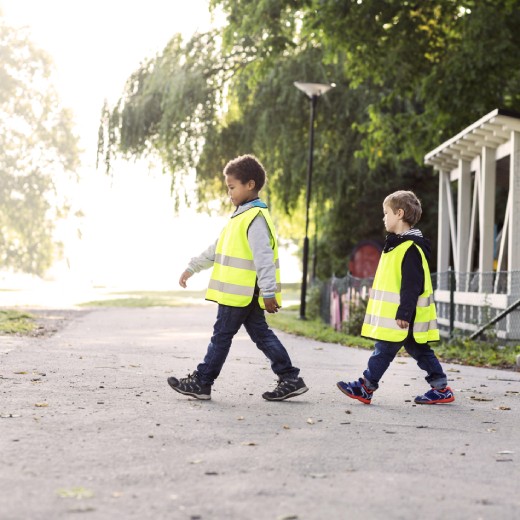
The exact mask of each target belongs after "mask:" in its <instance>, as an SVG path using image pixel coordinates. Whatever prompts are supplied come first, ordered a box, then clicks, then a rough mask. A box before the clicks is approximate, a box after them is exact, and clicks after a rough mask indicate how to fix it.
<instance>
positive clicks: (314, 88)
mask: <svg viewBox="0 0 520 520" xmlns="http://www.w3.org/2000/svg"><path fill="white" fill-rule="evenodd" d="M294 86H295V87H296V88H297V89H299V90H301V91H302V92H303V93H304V94H305V95H306V96H308V97H310V98H311V99H312V98H313V97H319V96H322V95H323V94H326V93H327V92H328V91H329V90H330V89H331V88H334V87H335V86H336V85H335V84H334V83H330V84H326V83H304V82H302V81H295V82H294Z"/></svg>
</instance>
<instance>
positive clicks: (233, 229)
mask: <svg viewBox="0 0 520 520" xmlns="http://www.w3.org/2000/svg"><path fill="white" fill-rule="evenodd" d="M224 176H225V178H226V185H227V187H228V193H229V197H230V199H231V202H232V203H233V204H234V205H235V207H236V210H235V212H234V213H233V215H232V216H231V219H230V221H229V222H228V224H227V225H226V227H225V228H224V229H223V231H222V233H221V234H220V237H219V239H218V240H217V242H216V243H214V244H212V245H211V246H210V247H208V248H207V249H206V250H205V251H204V252H203V253H202V254H201V255H200V256H198V257H195V258H192V259H191V261H190V263H189V265H188V267H187V268H186V270H185V271H184V272H183V273H182V274H181V277H180V279H179V284H180V285H181V287H184V288H185V287H186V281H187V280H188V278H190V277H191V276H192V275H193V273H197V272H199V271H201V270H203V269H208V268H209V267H211V266H213V271H212V274H211V279H210V282H209V287H208V290H207V292H206V299H207V300H212V301H215V302H217V303H218V312H217V320H216V322H215V325H214V328H213V336H212V337H211V341H210V343H209V345H208V350H207V352H206V356H205V357H204V361H203V362H202V363H200V364H199V365H198V366H197V370H196V371H194V372H193V373H192V374H190V375H188V376H187V377H185V378H182V379H177V378H175V377H169V378H168V384H169V385H170V386H171V387H172V388H173V389H174V390H175V391H176V392H179V393H181V394H184V395H189V396H191V397H195V398H197V399H205V400H207V399H211V386H212V385H213V382H214V381H215V379H216V378H217V377H218V376H219V374H220V371H221V369H222V367H223V365H224V362H225V360H226V357H227V355H228V353H229V349H230V347H231V341H232V339H233V337H234V336H235V334H236V333H237V332H238V330H239V329H240V327H241V326H242V325H244V327H245V329H246V331H247V333H248V334H249V336H250V337H251V339H252V340H253V341H254V342H255V343H256V346H257V347H258V348H259V349H260V350H261V351H262V352H263V353H264V354H265V356H267V358H268V359H269V360H270V362H271V368H272V370H273V372H274V373H275V374H276V375H277V376H278V385H277V387H276V388H275V389H274V390H273V391H272V392H265V393H264V394H263V395H262V397H263V398H264V399H266V400H268V401H283V400H284V399H288V398H290V397H295V396H298V395H301V394H303V393H305V392H307V390H308V388H307V386H305V383H304V381H303V379H302V378H301V377H299V372H300V369H299V368H296V367H294V366H293V365H292V363H291V359H290V358H289V354H288V353H287V351H286V349H285V347H284V346H283V345H282V343H281V342H280V340H279V339H278V338H277V336H276V335H275V334H274V332H273V331H272V330H271V329H270V328H269V326H268V325H267V322H266V320H265V314H264V309H265V310H266V311H267V312H270V313H274V312H278V309H279V308H280V306H281V284H280V267H279V262H278V242H277V239H276V234H275V229H274V224H273V221H272V219H271V216H270V214H269V210H268V209H267V205H266V204H265V203H264V202H262V201H261V200H260V198H259V195H258V194H259V192H260V190H261V189H262V187H263V186H264V184H265V180H266V174H265V170H264V167H263V166H262V164H261V163H260V162H259V161H258V159H257V158H256V157H254V156H253V155H242V156H240V157H237V158H236V159H233V160H232V161H230V162H228V164H227V165H226V167H225V168H224Z"/></svg>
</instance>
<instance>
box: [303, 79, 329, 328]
mask: <svg viewBox="0 0 520 520" xmlns="http://www.w3.org/2000/svg"><path fill="white" fill-rule="evenodd" d="M294 86H295V87H296V88H297V89H299V90H301V91H302V92H303V93H304V94H305V95H306V96H307V97H308V98H309V99H310V100H311V119H310V129H309V161H308V163H307V192H306V199H305V238H304V239H303V269H302V271H303V274H302V287H301V299H300V319H301V320H305V319H307V318H306V316H305V300H306V297H307V269H308V260H309V206H310V202H311V187H312V160H313V154H314V117H315V114H316V105H317V104H318V98H319V97H320V96H322V95H323V94H325V93H327V92H328V91H329V90H330V89H331V88H332V87H334V86H335V85H334V84H330V85H326V84H323V83H302V82H300V81H295V82H294Z"/></svg>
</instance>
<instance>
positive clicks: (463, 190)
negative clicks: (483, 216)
mask: <svg viewBox="0 0 520 520" xmlns="http://www.w3.org/2000/svg"><path fill="white" fill-rule="evenodd" d="M470 219H471V163H470V162H469V161H464V160H462V159H460V160H459V185H458V190H457V255H456V258H457V265H456V266H455V270H456V271H457V272H459V273H463V272H465V271H466V269H467V265H468V253H469V228H470Z"/></svg>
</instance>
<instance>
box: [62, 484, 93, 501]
mask: <svg viewBox="0 0 520 520" xmlns="http://www.w3.org/2000/svg"><path fill="white" fill-rule="evenodd" d="M56 493H57V494H58V496H59V497H61V498H77V499H78V500H81V499H83V498H92V497H93V496H94V492H93V491H91V490H90V489H85V488H84V487H73V488H70V489H64V488H62V489H58V491H56Z"/></svg>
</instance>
